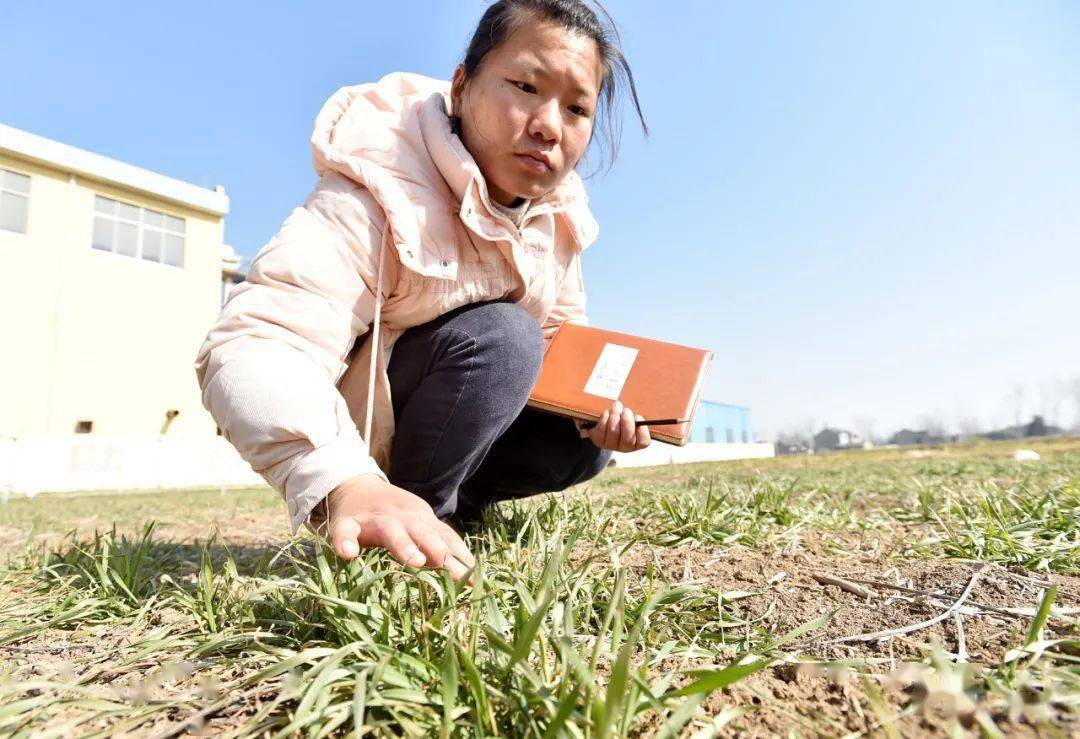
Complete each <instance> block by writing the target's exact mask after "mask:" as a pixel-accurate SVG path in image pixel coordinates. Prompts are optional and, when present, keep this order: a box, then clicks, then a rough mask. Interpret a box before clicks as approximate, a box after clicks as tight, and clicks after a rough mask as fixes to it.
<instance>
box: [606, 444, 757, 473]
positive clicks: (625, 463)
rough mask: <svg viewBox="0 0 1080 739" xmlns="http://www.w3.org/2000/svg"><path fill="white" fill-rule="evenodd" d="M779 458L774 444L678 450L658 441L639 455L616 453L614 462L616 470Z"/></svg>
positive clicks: (716, 445) (690, 446)
mask: <svg viewBox="0 0 1080 739" xmlns="http://www.w3.org/2000/svg"><path fill="white" fill-rule="evenodd" d="M774 456H776V447H775V446H774V445H773V444H770V443H756V444H711V443H708V442H690V443H689V444H687V445H686V446H674V445H672V444H663V443H660V442H658V441H654V442H653V443H651V444H649V446H647V447H646V448H644V449H642V450H640V451H637V452H615V453H614V454H613V455H612V459H614V460H615V466H616V467H652V466H654V465H660V464H686V463H688V462H722V461H726V460H733V459H764V458H765V457H774Z"/></svg>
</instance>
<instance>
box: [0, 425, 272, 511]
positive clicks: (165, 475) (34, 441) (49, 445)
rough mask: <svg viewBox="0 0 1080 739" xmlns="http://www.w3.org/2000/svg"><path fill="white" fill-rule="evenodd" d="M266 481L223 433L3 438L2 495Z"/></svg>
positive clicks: (0, 456) (0, 457)
mask: <svg viewBox="0 0 1080 739" xmlns="http://www.w3.org/2000/svg"><path fill="white" fill-rule="evenodd" d="M260 485H266V481H265V480H263V478H262V477H260V476H259V475H258V474H257V473H256V472H254V471H253V470H252V469H251V467H250V466H249V465H248V463H247V462H245V461H244V460H243V458H241V457H240V454H239V453H238V452H237V451H236V449H235V448H233V446H232V445H231V444H229V442H227V441H226V440H225V439H224V438H222V437H220V436H215V437H210V438H206V439H184V438H176V439H171V438H169V437H156V436H111V435H105V434H24V435H21V436H18V437H16V438H12V437H0V494H3V495H5V496H7V495H12V494H14V495H26V496H33V495H36V494H38V493H55V492H72V491H95V490H158V489H175V488H206V487H252V486H260Z"/></svg>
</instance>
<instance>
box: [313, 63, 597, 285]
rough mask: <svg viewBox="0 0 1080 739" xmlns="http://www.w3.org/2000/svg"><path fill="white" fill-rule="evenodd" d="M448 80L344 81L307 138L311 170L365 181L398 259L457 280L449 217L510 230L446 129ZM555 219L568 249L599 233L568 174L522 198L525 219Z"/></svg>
mask: <svg viewBox="0 0 1080 739" xmlns="http://www.w3.org/2000/svg"><path fill="white" fill-rule="evenodd" d="M449 107H450V83H449V82H447V81H444V80H436V79H433V78H430V77H425V76H423V75H418V74H408V73H403V72H395V73H393V74H389V75H387V76H385V77H383V78H382V79H381V80H379V81H378V82H374V83H368V84H362V85H354V86H350V87H343V88H341V89H340V90H338V91H337V92H336V93H334V95H333V96H331V97H330V99H329V100H328V101H327V102H326V103H325V105H323V108H322V110H321V111H320V112H319V115H318V116H317V117H316V119H315V127H314V131H313V133H312V137H311V145H312V154H313V159H314V165H315V171H316V173H318V175H319V176H320V177H321V176H323V175H325V174H328V173H330V172H337V173H340V174H342V175H344V176H346V177H348V178H350V179H352V180H354V181H355V182H357V183H358V184H360V185H362V186H364V187H365V188H366V189H367V190H368V191H369V192H370V193H371V195H372V196H373V197H374V198H375V199H376V201H377V202H378V203H379V205H380V207H381V208H382V209H383V211H384V212H385V214H386V217H387V223H388V225H389V228H390V231H391V233H392V235H393V242H394V244H395V246H396V247H397V249H398V255H399V258H400V260H401V263H402V264H403V265H404V266H406V267H408V268H410V269H412V270H414V271H416V272H419V273H420V274H424V275H428V276H432V277H441V278H443V279H450V280H453V279H456V278H457V261H458V253H457V248H456V244H455V242H454V239H452V238H447V235H448V234H451V233H453V223H452V219H455V218H456V219H460V220H461V222H462V223H464V225H465V226H466V227H467V228H469V229H471V230H473V231H474V232H476V233H477V234H478V235H480V236H481V237H483V238H486V239H489V240H493V241H494V240H505V241H510V242H512V243H514V244H515V245H517V246H519V247H520V244H517V242H518V240H519V235H518V234H517V233H516V232H515V231H514V230H512V229H508V228H506V227H505V226H504V225H503V224H502V223H501V221H500V219H499V218H498V217H496V216H495V215H494V209H493V208H492V206H491V199H490V197H489V195H488V190H487V184H486V182H485V181H484V178H483V175H482V174H481V172H480V168H479V167H478V166H477V164H476V161H475V160H474V159H473V158H472V155H470V154H469V152H468V151H467V150H466V149H465V146H464V144H463V143H462V142H461V139H460V138H458V136H457V135H456V134H454V133H453V132H452V131H451V130H450V119H449V116H448V110H449ZM543 212H550V213H552V214H555V215H556V217H561V218H562V219H563V220H564V222H565V224H566V226H567V230H568V231H569V233H570V234H572V236H573V238H574V240H575V242H576V244H577V248H578V249H579V250H582V249H585V248H586V247H587V246H589V245H590V244H591V243H592V242H593V241H595V240H596V237H597V235H598V233H599V226H598V225H597V223H596V220H595V219H594V218H593V216H592V213H591V212H590V211H589V207H588V196H587V194H586V192H585V187H584V184H583V183H582V181H581V178H580V176H579V175H578V174H577V172H573V171H572V172H570V173H569V174H567V176H566V177H565V178H564V179H563V181H562V182H561V183H560V184H559V186H558V187H556V188H555V189H554V190H553V191H551V192H549V193H547V194H545V195H543V196H541V197H540V198H537V199H536V200H534V201H533V202H532V203H531V204H530V208H529V213H530V217H531V216H532V215H534V214H540V213H543Z"/></svg>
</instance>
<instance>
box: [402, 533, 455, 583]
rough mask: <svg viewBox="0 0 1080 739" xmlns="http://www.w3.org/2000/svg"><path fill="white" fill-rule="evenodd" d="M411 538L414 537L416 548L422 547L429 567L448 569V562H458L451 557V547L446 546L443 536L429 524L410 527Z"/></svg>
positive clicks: (421, 549)
mask: <svg viewBox="0 0 1080 739" xmlns="http://www.w3.org/2000/svg"><path fill="white" fill-rule="evenodd" d="M409 536H411V537H412V540H413V541H414V542H415V543H416V546H418V547H420V551H421V552H422V553H423V555H424V558H425V559H426V560H427V565H428V567H434V568H436V569H438V568H441V567H447V560H450V561H453V562H457V559H456V558H454V557H451V556H450V547H448V546H446V542H445V541H443V538H442V536H440V534H439V532H437V531H435V530H434V529H432V527H431V525H430V523H429V522H427V521H424V522H422V523H416V524H413V525H411V526H409ZM459 566H460V565H459ZM447 569H449V568H448V567H447ZM451 574H453V573H451Z"/></svg>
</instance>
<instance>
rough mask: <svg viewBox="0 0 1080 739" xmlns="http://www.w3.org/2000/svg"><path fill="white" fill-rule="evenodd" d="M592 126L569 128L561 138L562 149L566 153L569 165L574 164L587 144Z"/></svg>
mask: <svg viewBox="0 0 1080 739" xmlns="http://www.w3.org/2000/svg"><path fill="white" fill-rule="evenodd" d="M591 133H592V126H582V127H580V128H577V127H575V128H570V129H567V132H566V134H565V136H564V138H563V150H564V151H565V153H566V161H567V164H569V165H571V166H572V165H576V164H577V162H578V160H579V159H581V157H582V155H583V154H584V153H585V149H587V148H588V146H589V136H590V134H591Z"/></svg>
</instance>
